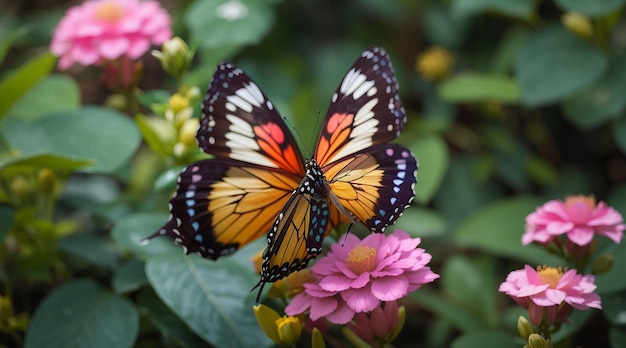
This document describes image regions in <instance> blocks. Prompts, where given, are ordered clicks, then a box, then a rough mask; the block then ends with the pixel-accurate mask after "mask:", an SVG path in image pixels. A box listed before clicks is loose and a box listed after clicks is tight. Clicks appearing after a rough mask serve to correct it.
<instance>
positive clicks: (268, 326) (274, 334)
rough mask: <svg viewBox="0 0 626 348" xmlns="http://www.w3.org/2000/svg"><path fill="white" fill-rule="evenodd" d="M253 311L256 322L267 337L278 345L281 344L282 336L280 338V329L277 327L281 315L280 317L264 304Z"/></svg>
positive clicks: (255, 307)
mask: <svg viewBox="0 0 626 348" xmlns="http://www.w3.org/2000/svg"><path fill="white" fill-rule="evenodd" d="M253 310H254V316H255V317H256V321H257V322H258V323H259V326H260V327H261V329H263V331H264V332H265V334H266V335H267V337H269V338H270V339H271V340H272V341H274V342H275V343H276V344H281V341H280V336H278V328H277V327H276V321H277V320H278V319H280V315H278V313H276V311H275V310H273V309H271V308H270V307H268V306H266V305H263V304H260V305H256V306H254V307H253Z"/></svg>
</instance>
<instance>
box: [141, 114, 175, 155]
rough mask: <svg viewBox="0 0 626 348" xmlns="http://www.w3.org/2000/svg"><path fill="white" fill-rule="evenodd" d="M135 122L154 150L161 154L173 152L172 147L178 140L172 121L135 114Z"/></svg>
mask: <svg viewBox="0 0 626 348" xmlns="http://www.w3.org/2000/svg"><path fill="white" fill-rule="evenodd" d="M135 122H136V123H137V127H138V128H139V131H140V132H141V135H142V136H143V138H144V139H145V140H146V142H147V143H148V145H149V146H150V148H151V149H152V151H154V152H156V153H158V154H161V155H169V154H171V148H172V147H173V144H174V143H175V142H176V140H177V134H176V130H175V129H174V127H173V125H172V124H171V123H169V122H168V121H166V120H165V119H163V118H158V117H148V116H144V115H137V116H135ZM167 145H170V146H169V147H168V146H167Z"/></svg>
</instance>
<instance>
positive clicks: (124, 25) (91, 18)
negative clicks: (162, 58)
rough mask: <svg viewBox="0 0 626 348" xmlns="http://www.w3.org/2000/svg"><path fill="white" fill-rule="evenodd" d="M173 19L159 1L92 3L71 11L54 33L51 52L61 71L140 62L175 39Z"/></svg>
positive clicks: (94, 1)
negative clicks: (154, 47)
mask: <svg viewBox="0 0 626 348" xmlns="http://www.w3.org/2000/svg"><path fill="white" fill-rule="evenodd" d="M171 36H172V30H171V28H170V17H169V15H168V14H167V13H166V12H165V11H164V10H163V8H161V6H160V5H159V3H158V2H156V1H150V0H147V1H138V0H90V1H86V2H84V3H83V4H82V5H79V6H75V7H72V8H70V9H69V10H68V11H67V13H66V14H65V17H63V18H62V19H61V22H60V23H59V25H58V26H57V27H56V29H55V30H54V34H53V36H52V42H51V43H50V51H52V53H53V54H54V55H57V56H59V57H61V59H60V60H59V69H67V68H68V67H70V66H71V65H72V64H74V63H79V64H82V65H95V64H98V63H100V62H101V61H102V60H113V59H116V58H119V57H122V56H125V57H128V58H131V59H137V58H139V57H140V56H142V55H143V54H144V53H146V51H148V49H149V48H150V45H151V44H152V45H159V44H161V43H163V42H164V41H165V40H167V39H169V38H171Z"/></svg>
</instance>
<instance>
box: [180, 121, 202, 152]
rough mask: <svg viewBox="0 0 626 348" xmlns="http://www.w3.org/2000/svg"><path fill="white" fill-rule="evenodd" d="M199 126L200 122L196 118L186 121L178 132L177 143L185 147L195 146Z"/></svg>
mask: <svg viewBox="0 0 626 348" xmlns="http://www.w3.org/2000/svg"><path fill="white" fill-rule="evenodd" d="M199 125H200V121H199V120H198V119H197V118H190V119H188V120H187V121H186V122H185V123H183V125H182V127H181V128H180V131H179V132H178V141H179V142H181V143H183V144H185V145H195V144H196V132H197V131H198V126H199Z"/></svg>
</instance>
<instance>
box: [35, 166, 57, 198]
mask: <svg viewBox="0 0 626 348" xmlns="http://www.w3.org/2000/svg"><path fill="white" fill-rule="evenodd" d="M55 179H56V177H55V175H54V171H53V170H52V169H50V168H41V169H40V170H39V173H38V175H37V181H38V182H39V187H40V188H41V191H43V192H45V193H51V192H53V191H54V187H55V182H56V180H55Z"/></svg>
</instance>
